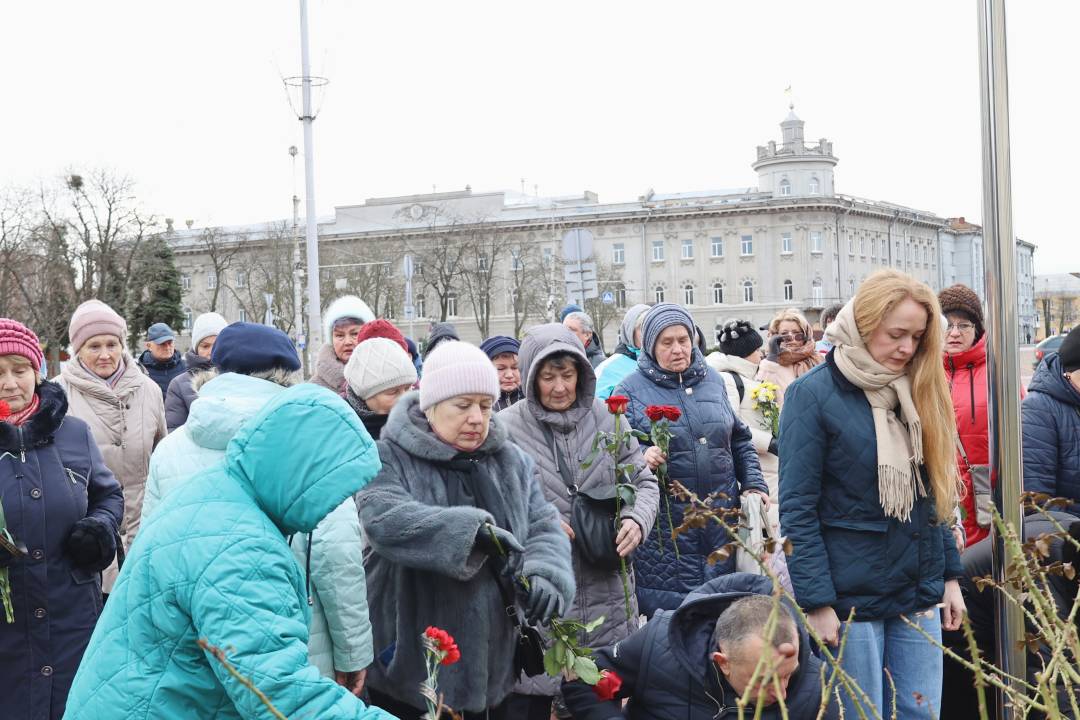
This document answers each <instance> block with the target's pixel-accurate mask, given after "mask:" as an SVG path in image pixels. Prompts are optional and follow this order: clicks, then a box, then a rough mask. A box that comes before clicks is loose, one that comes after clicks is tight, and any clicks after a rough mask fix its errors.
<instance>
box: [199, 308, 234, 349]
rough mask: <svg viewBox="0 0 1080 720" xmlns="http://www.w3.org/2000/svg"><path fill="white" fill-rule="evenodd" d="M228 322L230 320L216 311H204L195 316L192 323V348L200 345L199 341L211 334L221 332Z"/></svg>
mask: <svg viewBox="0 0 1080 720" xmlns="http://www.w3.org/2000/svg"><path fill="white" fill-rule="evenodd" d="M228 324H229V321H228V320H226V319H225V318H223V317H221V316H220V315H218V314H217V313H216V312H208V313H203V314H202V315H200V316H199V317H197V318H195V322H194V323H192V325H191V349H192V350H194V349H195V348H197V347H199V343H201V342H202V341H203V340H205V339H206V338H208V337H210V336H211V335H217V334H219V333H220V332H221V331H222V330H224V329H225V326H226V325H228Z"/></svg>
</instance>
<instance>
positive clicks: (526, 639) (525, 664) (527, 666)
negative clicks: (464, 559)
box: [487, 560, 547, 677]
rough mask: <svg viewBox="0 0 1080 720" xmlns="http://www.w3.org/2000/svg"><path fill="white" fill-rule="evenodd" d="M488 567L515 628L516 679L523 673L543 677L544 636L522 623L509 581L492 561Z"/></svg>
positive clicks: (545, 647) (545, 648) (507, 614)
mask: <svg viewBox="0 0 1080 720" xmlns="http://www.w3.org/2000/svg"><path fill="white" fill-rule="evenodd" d="M487 565H488V567H489V568H491V573H492V575H493V576H494V578H495V584H496V585H498V586H499V594H500V595H501V596H502V601H503V609H504V610H505V612H506V616H507V617H509V618H510V623H511V624H512V625H513V626H514V677H519V676H520V675H521V674H522V673H524V674H525V676H526V677H535V676H536V675H543V674H544V673H545V672H546V670H545V669H544V652H545V651H546V650H547V645H546V644H545V643H544V636H543V635H541V634H540V631H539V630H537V629H536V628H534V627H532V626H531V625H526V624H525V623H523V622H522V621H521V611H520V610H518V606H517V602H516V601H515V599H514V593H513V591H512V590H510V589H509V588H507V587H506V584H507V581H506V580H505V579H504V578H503V577H502V576H501V575H500V574H499V571H498V570H496V569H495V566H494V564H493V563H492V562H491V561H490V560H489V561H488V563H487Z"/></svg>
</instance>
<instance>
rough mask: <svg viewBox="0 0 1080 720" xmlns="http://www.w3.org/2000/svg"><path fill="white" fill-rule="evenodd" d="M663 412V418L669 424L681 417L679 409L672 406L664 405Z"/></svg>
mask: <svg viewBox="0 0 1080 720" xmlns="http://www.w3.org/2000/svg"><path fill="white" fill-rule="evenodd" d="M663 411H664V417H666V418H667V419H668V420H670V421H671V422H675V421H676V420H678V419H679V418H680V417H682V410H679V408H677V407H675V406H674V405H664V406H663Z"/></svg>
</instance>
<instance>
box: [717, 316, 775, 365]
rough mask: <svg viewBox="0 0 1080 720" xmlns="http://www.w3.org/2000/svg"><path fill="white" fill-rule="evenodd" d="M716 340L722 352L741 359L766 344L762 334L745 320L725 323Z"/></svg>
mask: <svg viewBox="0 0 1080 720" xmlns="http://www.w3.org/2000/svg"><path fill="white" fill-rule="evenodd" d="M716 339H717V341H718V342H719V343H720V352H722V353H724V354H725V355H734V356H735V357H741V358H744V357H746V356H747V355H749V354H750V353H752V352H754V351H755V350H757V349H758V348H760V347H761V346H762V345H764V344H765V343H764V341H763V340H762V339H761V334H760V333H759V332H758V331H757V330H755V329H754V326H753V325H751V324H750V323H748V322H746V321H745V320H729V321H728V322H726V323H724V327H722V328H720V332H718V333H716Z"/></svg>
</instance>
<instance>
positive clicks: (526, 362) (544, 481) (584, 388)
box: [499, 323, 660, 695]
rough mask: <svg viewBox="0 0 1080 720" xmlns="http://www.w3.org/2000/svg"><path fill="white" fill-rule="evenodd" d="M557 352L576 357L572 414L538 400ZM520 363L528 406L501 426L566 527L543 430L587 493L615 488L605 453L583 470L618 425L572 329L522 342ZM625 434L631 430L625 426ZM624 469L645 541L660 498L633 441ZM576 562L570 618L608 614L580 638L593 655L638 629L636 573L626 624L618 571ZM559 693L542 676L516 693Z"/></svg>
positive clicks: (630, 512)
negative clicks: (547, 363) (544, 372)
mask: <svg viewBox="0 0 1080 720" xmlns="http://www.w3.org/2000/svg"><path fill="white" fill-rule="evenodd" d="M560 352H569V353H572V354H573V355H574V356H575V357H576V358H577V363H576V364H577V368H578V386H577V400H576V401H575V402H574V404H573V405H572V406H571V407H570V408H569V409H568V410H565V411H563V412H555V411H552V410H548V409H546V408H545V407H544V406H543V405H541V404H540V401H539V400H538V399H537V396H536V395H537V393H536V377H537V375H538V374H539V370H540V367H541V366H542V365H543V363H544V359H545V358H548V357H550V356H552V355H554V354H556V353H560ZM518 362H519V363H520V364H521V374H522V377H523V378H524V382H523V383H522V388H523V389H524V390H525V400H524V401H522V402H519V403H517V404H515V405H513V406H511V407H509V408H507V409H506V410H504V411H503V412H502V413H500V415H499V420H500V421H505V422H506V424H507V427H508V431H509V433H510V437H511V439H512V440H513V441H514V442H515V443H517V444H518V446H519V447H521V449H522V450H524V451H525V452H526V453H528V454H529V455H530V456H531V457H532V459H533V460H534V461H535V462H536V467H537V470H538V471H539V476H540V484H541V486H542V487H543V489H544V495H545V497H547V499H548V500H549V501H551V503H552V504H554V505H555V507H556V508H558V510H559V513H560V515H561V516H562V519H563V520H564V521H565V522H566V523H568V524H569V522H570V506H571V500H570V495H569V493H568V492H567V487H566V483H565V482H564V481H563V479H562V476H561V475H560V474H559V468H558V466H557V465H556V464H555V451H554V448H552V446H551V444H550V443H549V442H548V439H547V438H548V435H547V433H546V432H545V431H544V428H543V426H544V425H546V426H547V427H548V428H550V429H551V439H552V440H553V441H554V442H555V444H556V445H557V446H558V451H559V454H560V456H561V457H563V458H566V459H567V461H568V464H569V467H570V470H571V472H572V473H573V475H574V481H575V484H576V485H577V486H578V487H579V488H583V489H588V488H594V487H600V486H603V485H611V484H613V483H614V482H615V463H614V461H613V460H612V459H611V456H610V455H608V454H607V453H601V454H600V455H599V456H598V457H597V459H596V460H595V461H594V462H593V463H592V464H591V465H590V466H589V468H588V469H587V470H586V469H583V468H582V467H581V463H582V461H584V460H585V459H586V457H587V456H588V455H589V452H590V450H591V449H592V444H593V439H594V438H595V437H596V433H597V431H599V430H604V431H606V432H611V431H613V430H614V429H615V418H614V416H613V415H612V414H611V413H609V412H608V410H607V406H606V404H605V403H604V401H602V400H598V399H596V397H595V393H596V375H595V374H594V372H593V368H592V365H591V364H590V362H589V360H588V357H587V356H586V354H585V350H584V348H582V347H581V342H580V341H579V340H578V339H577V338H576V337H575V336H574V334H573V333H572V332H570V330H569V329H567V328H565V327H563V326H562V325H558V324H555V323H551V324H548V325H539V326H536V327H533V328H531V329H530V330H529V331H528V333H526V335H525V338H524V340H523V341H522V343H521V350H520V352H519V353H518ZM623 429H629V426H628V425H627V424H625V421H624V425H623ZM619 463H620V464H632V465H634V466H635V468H636V469H637V471H636V473H635V475H634V485H635V486H636V487H637V496H636V499H635V503H634V505H632V506H630V507H627V508H624V509H623V511H622V517H623V518H629V519H631V520H634V521H636V522H637V524H638V525H639V526H640V527H641V532H642V535H643V536H644V535H648V534H649V532H650V530H652V528H653V522H654V520H655V518H656V510H657V504H658V502H659V500H660V493H659V489H658V487H657V484H656V480H655V478H654V477H653V474H652V472H651V471H650V470H649V469H648V467H646V465H645V461H644V459H643V458H642V456H641V450H640V449H639V447H638V442H637V440H635V439H633V438H631V440H630V445H629V446H627V447H626V449H625V450H624V452H623V453H622V455H621V457H620V458H619ZM571 547H573V543H571ZM572 558H573V564H574V578H575V580H576V584H577V593H576V594H575V596H574V605H573V607H571V608H570V609H569V610H568V611H567V613H566V615H567V617H573V618H576V619H584V620H592V619H594V618H597V617H600V616H601V615H603V616H604V618H605V620H604V624H603V625H601V626H600V627H599V628H598V629H597V630H596V632H593V633H591V634H590V635H589V636H588V637H587V638H582V641H583V642H584V643H585V644H586V645H587V646H589V647H593V648H601V647H606V646H608V645H614V644H615V643H617V642H618V641H620V640H622V639H623V638H625V637H627V636H628V635H629V634H630V633H632V632H633V631H634V630H636V629H637V628H638V613H637V598H636V597H635V595H634V573H633V568H632V566H631V569H630V573H629V575H630V607H631V612H632V616H631V617H630V618H627V617H626V608H625V600H624V598H623V586H622V579H621V577H620V575H619V572H618V571H610V570H604V569H600V568H596V567H594V566H591V565H588V564H587V563H585V562H584V561H583V560H582V559H581V556H580V555H579V554H578V552H577V551H576V550H575V551H574V552H573V555H572ZM558 687H559V682H558V681H557V680H556V679H554V678H548V677H546V676H544V677H536V678H531V679H527V680H524V681H523V682H522V683H520V684H519V686H518V692H525V693H528V694H533V695H554V694H555V692H556V691H557V690H558Z"/></svg>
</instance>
